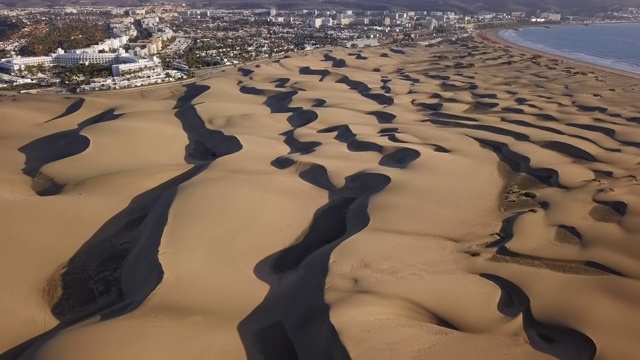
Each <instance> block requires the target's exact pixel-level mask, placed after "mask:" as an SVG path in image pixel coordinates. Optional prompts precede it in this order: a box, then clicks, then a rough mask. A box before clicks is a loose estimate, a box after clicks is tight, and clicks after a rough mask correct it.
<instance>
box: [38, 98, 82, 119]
mask: <svg viewBox="0 0 640 360" xmlns="http://www.w3.org/2000/svg"><path fill="white" fill-rule="evenodd" d="M84 101H85V100H84V98H79V99H77V100H75V101H74V102H72V103H71V105H69V106H67V108H66V109H65V110H64V112H62V114H60V115H58V116H56V117H54V118H51V119H49V120H47V121H45V123H48V122H49V121H54V120H58V119H60V118H63V117H65V116H69V115H71V114H75V113H76V112H78V111H80V109H82V105H84Z"/></svg>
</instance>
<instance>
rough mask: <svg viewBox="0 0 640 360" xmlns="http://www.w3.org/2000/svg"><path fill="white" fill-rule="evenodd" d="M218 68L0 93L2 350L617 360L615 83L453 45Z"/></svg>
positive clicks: (624, 301)
mask: <svg viewBox="0 0 640 360" xmlns="http://www.w3.org/2000/svg"><path fill="white" fill-rule="evenodd" d="M552 65H554V66H552ZM236 70H237V71H227V72H224V73H220V74H218V75H216V76H214V77H212V78H210V79H207V80H203V81H200V82H198V83H191V84H187V85H185V86H183V87H177V86H169V87H156V88H147V89H141V90H140V91H138V92H112V93H105V94H95V95H86V96H83V97H76V96H72V97H52V96H42V95H33V96H26V95H18V96H16V97H10V96H3V97H0V118H1V119H3V120H2V121H0V146H1V147H2V149H3V150H4V151H3V156H2V157H1V158H0V193H1V195H2V197H3V199H4V201H3V202H1V203H0V204H1V205H0V206H1V208H2V210H3V211H4V214H5V216H3V217H1V218H0V219H1V220H0V221H1V222H2V228H3V235H4V239H5V240H4V242H3V244H4V247H3V249H2V250H3V251H1V252H0V257H1V260H2V261H0V266H1V267H2V268H1V269H0V283H2V284H5V289H6V290H7V291H4V292H3V295H0V304H2V306H0V318H2V319H5V321H4V322H3V325H2V326H0V358H2V359H31V358H35V357H37V358H41V359H59V358H64V359H69V360H72V359H87V358H91V359H113V358H118V359H134V358H140V356H141V355H140V354H144V357H145V358H167V359H175V358H220V359H236V358H249V359H348V358H353V359H396V358H398V359H399V358H416V359H422V358H470V357H473V358H486V359H513V358H523V359H546V358H561V359H594V358H598V359H622V358H632V357H633V356H634V355H635V354H636V352H637V351H636V350H637V346H636V345H635V339H634V336H635V334H636V333H637V331H638V330H640V325H638V324H640V321H639V320H640V316H638V315H637V311H635V309H634V306H635V305H634V304H635V301H636V300H637V299H638V298H639V297H640V283H638V280H640V271H639V270H638V269H639V268H638V266H637V264H638V261H639V260H640V249H638V248H637V246H636V245H635V240H637V238H638V235H639V234H640V226H639V225H638V224H640V221H639V220H640V219H639V217H640V210H639V209H640V182H639V181H638V176H640V167H639V164H640V163H639V162H638V156H639V155H640V125H639V122H638V118H639V117H640V115H638V114H640V106H639V105H638V104H637V101H635V100H634V99H635V97H637V95H638V94H637V93H636V90H635V88H634V87H631V85H630V84H632V83H633V79H628V78H624V77H622V76H619V75H614V74H609V73H605V72H601V71H597V72H591V71H589V72H586V71H581V69H580V66H577V70H575V71H564V69H561V68H557V63H555V62H553V61H552V60H551V59H547V58H544V57H542V58H539V57H534V56H532V55H530V54H528V53H521V52H519V51H515V52H514V51H513V50H512V49H510V48H508V47H505V46H503V45H496V44H493V45H488V44H486V43H483V42H479V41H476V40H474V39H468V40H461V41H459V43H457V44H450V45H443V46H441V47H432V48H425V47H407V48H402V49H399V48H392V49H382V48H381V49H366V50H363V51H358V52H353V51H349V50H347V49H333V50H318V51H314V52H309V53H305V54H300V55H297V56H292V57H287V58H284V59H280V60H275V61H272V60H266V61H264V62H262V63H261V64H260V66H255V65H246V66H242V67H239V68H238V69H236ZM623 88H624V89H626V91H611V89H623ZM595 95H597V96H595Z"/></svg>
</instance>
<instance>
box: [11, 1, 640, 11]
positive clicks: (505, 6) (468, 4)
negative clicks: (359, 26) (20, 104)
mask: <svg viewBox="0 0 640 360" xmlns="http://www.w3.org/2000/svg"><path fill="white" fill-rule="evenodd" d="M149 2H153V3H161V2H164V3H186V4H189V5H192V6H203V7H225V8H252V7H273V8H278V9H301V8H318V9H345V8H354V9H355V8H357V9H370V10H387V9H390V10H393V9H411V10H433V11H437V10H457V11H461V12H473V11H479V10H488V11H501V12H505V11H523V10H524V11H535V10H542V11H549V10H555V11H565V12H571V13H574V14H581V13H596V12H603V11H608V10H610V9H615V8H620V7H640V0H0V7H2V6H6V7H48V6H64V5H69V6H74V5H76V6H78V5H139V4H143V3H149Z"/></svg>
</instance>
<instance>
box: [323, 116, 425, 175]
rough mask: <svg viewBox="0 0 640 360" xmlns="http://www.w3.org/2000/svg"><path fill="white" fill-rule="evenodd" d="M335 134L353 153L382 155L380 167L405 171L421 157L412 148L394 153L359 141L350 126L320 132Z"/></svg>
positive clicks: (382, 147) (396, 150)
mask: <svg viewBox="0 0 640 360" xmlns="http://www.w3.org/2000/svg"><path fill="white" fill-rule="evenodd" d="M331 132H335V133H336V136H334V139H336V140H337V141H339V142H342V143H345V144H347V150H349V151H352V152H364V151H372V152H377V153H379V154H381V155H382V158H381V159H380V161H379V162H378V165H380V166H385V167H390V168H397V169H404V168H405V167H407V166H409V164H411V163H412V162H414V161H415V160H417V159H418V158H419V157H420V155H421V154H420V152H419V151H418V150H415V149H412V148H405V147H398V148H395V149H393V150H392V151H388V148H387V147H384V146H382V145H379V144H376V143H374V142H371V141H363V140H358V139H357V137H356V134H354V133H353V131H352V130H351V128H350V127H349V126H348V125H336V126H331V127H328V128H325V129H321V130H318V133H331Z"/></svg>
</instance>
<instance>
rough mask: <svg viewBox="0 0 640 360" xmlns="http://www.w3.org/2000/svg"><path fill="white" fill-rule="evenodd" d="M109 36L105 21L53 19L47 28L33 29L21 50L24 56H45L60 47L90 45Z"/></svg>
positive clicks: (73, 47)
mask: <svg viewBox="0 0 640 360" xmlns="http://www.w3.org/2000/svg"><path fill="white" fill-rule="evenodd" d="M108 37H109V31H108V27H107V25H106V24H104V23H96V22H94V21H88V20H80V19H74V20H73V21H69V20H58V21H55V22H54V21H52V22H51V23H50V24H48V25H47V26H46V28H42V27H40V28H36V29H35V30H33V32H32V34H30V36H28V37H27V39H28V40H27V43H26V44H25V46H23V47H22V49H20V52H21V55H24V56H43V55H47V54H50V53H52V52H54V51H56V49H58V48H62V49H77V48H83V47H88V46H90V45H93V44H97V43H99V42H100V41H102V40H104V39H106V38H108Z"/></svg>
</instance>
